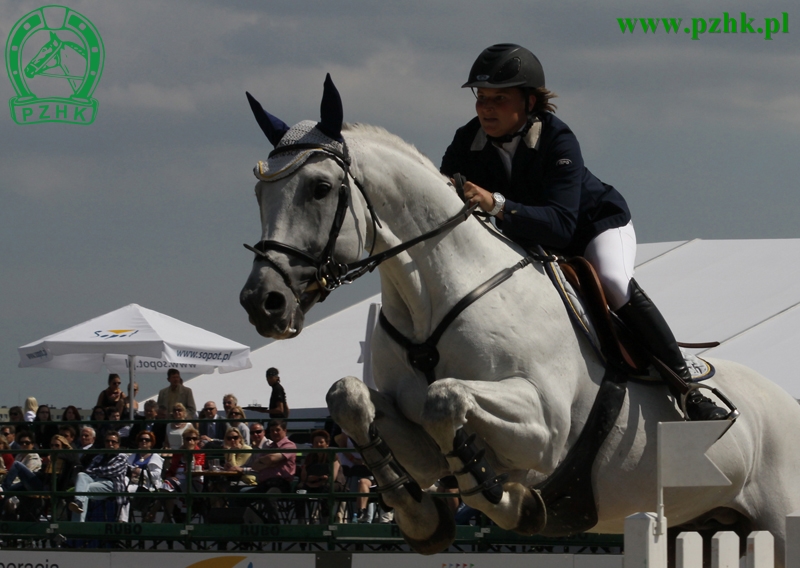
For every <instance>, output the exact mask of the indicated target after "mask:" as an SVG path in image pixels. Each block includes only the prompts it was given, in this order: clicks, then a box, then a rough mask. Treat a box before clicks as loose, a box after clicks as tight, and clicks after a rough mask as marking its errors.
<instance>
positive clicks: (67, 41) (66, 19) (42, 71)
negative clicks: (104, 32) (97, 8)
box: [5, 6, 105, 124]
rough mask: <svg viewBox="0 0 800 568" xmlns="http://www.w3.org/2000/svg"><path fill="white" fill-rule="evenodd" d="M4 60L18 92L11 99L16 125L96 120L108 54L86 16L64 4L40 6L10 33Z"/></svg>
mask: <svg viewBox="0 0 800 568" xmlns="http://www.w3.org/2000/svg"><path fill="white" fill-rule="evenodd" d="M37 46H40V47H39V48H38V50H37V49H36V48H37ZM5 56H6V58H5V60H6V70H7V71H8V78H9V79H10V80H11V85H12V86H13V87H14V90H15V91H16V93H17V96H16V97H13V98H12V99H11V100H10V101H9V106H10V108H11V118H12V119H13V120H14V122H16V123H17V124H38V123H41V122H66V123H69V124H91V123H92V122H94V119H95V117H96V116H97V100H96V99H93V98H92V94H93V93H94V90H95V89H96V88H97V84H98V82H99V80H100V76H101V74H102V73H103V63H104V61H105V50H104V48H103V40H102V39H101V38H100V34H99V33H98V31H97V28H96V27H95V26H94V24H92V22H90V21H89V20H88V19H87V18H86V17H84V16H83V15H81V14H79V13H78V12H76V11H75V10H72V9H71V8H66V7H64V6H43V7H41V8H38V9H36V10H34V11H33V12H30V13H28V14H26V15H25V16H23V17H22V18H21V19H20V20H19V21H18V22H17V23H16V24H15V25H14V27H13V28H12V29H11V33H9V35H8V40H7V42H6V51H5ZM26 61H27V62H26ZM58 80H61V81H63V82H64V84H66V88H63V87H62V88H60V87H59V81H58ZM37 93H39V95H37ZM43 93H47V94H45V95H44V96H41V95H42V94H43ZM59 95H63V96H59Z"/></svg>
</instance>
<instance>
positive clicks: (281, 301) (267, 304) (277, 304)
mask: <svg viewBox="0 0 800 568" xmlns="http://www.w3.org/2000/svg"><path fill="white" fill-rule="evenodd" d="M285 307H286V298H284V297H283V294H280V293H278V292H270V293H269V294H267V299H266V300H264V309H265V310H266V311H268V312H277V311H283V309H284V308H285Z"/></svg>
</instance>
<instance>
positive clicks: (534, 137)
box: [469, 116, 542, 152]
mask: <svg viewBox="0 0 800 568" xmlns="http://www.w3.org/2000/svg"><path fill="white" fill-rule="evenodd" d="M541 135H542V119H541V118H539V117H538V116H537V117H535V118H534V119H533V124H532V125H531V127H530V129H529V130H528V133H527V134H526V135H525V136H523V137H522V141H523V142H524V143H525V146H527V147H528V148H530V149H533V150H538V149H539V139H540V138H541ZM488 143H489V138H487V137H486V132H484V130H483V128H482V127H480V128H478V132H476V133H475V138H473V139H472V145H471V146H470V147H469V149H470V151H472V152H480V151H481V150H483V149H484V148H485V147H486V144H488Z"/></svg>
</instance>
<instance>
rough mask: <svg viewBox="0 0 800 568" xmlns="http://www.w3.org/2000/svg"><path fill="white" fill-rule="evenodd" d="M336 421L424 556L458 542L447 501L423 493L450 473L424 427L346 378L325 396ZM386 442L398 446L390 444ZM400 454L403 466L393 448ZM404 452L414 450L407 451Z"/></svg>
mask: <svg viewBox="0 0 800 568" xmlns="http://www.w3.org/2000/svg"><path fill="white" fill-rule="evenodd" d="M326 401H327V403H328V409H329V410H330V413H331V417H332V418H333V420H334V421H335V422H336V423H337V424H339V425H340V426H341V427H342V430H343V431H344V432H345V434H347V435H348V436H349V437H350V438H351V439H352V440H353V442H354V443H355V444H356V446H357V449H358V450H359V452H360V453H361V457H362V459H363V460H364V463H365V464H366V465H367V467H369V469H370V470H371V471H372V474H373V476H374V477H375V480H376V481H377V482H378V490H379V491H380V492H381V496H382V499H383V502H384V503H385V504H386V505H387V506H389V507H392V508H394V511H395V515H394V519H395V522H396V523H397V526H398V528H399V529H400V531H401V532H402V534H403V537H404V538H405V539H406V541H407V542H408V543H409V545H411V547H412V548H413V549H414V550H415V551H416V552H419V553H420V554H436V553H437V552H441V551H442V550H445V549H446V548H447V547H448V546H450V544H451V543H452V542H453V540H454V539H455V520H454V518H453V512H452V511H451V510H450V509H449V508H448V506H447V504H446V503H445V502H444V500H442V499H440V498H438V497H431V496H430V495H429V494H427V493H425V492H424V491H422V490H421V489H420V486H419V484H418V483H417V482H416V481H415V478H414V477H412V476H410V475H409V474H408V473H407V472H406V469H405V468H404V467H403V465H406V464H407V465H408V467H409V469H410V471H412V472H413V473H414V474H415V476H416V478H417V479H420V481H422V482H423V483H425V484H426V486H427V485H429V484H430V483H432V482H433V481H435V480H436V479H438V478H439V476H440V473H441V472H442V471H445V470H446V463H444V460H443V459H442V456H441V454H440V453H439V451H438V448H437V447H436V445H435V444H434V443H433V441H431V440H430V438H429V437H428V436H427V435H426V434H425V432H424V431H423V430H422V429H421V428H420V427H419V426H416V425H414V424H412V423H411V422H410V421H408V420H407V419H405V418H403V417H402V416H400V415H399V413H398V412H397V410H396V408H395V406H394V404H393V403H392V401H390V400H389V399H388V398H387V397H386V396H384V395H382V394H380V393H378V392H375V391H373V390H371V389H369V388H368V387H367V386H366V385H365V384H364V383H363V382H361V381H360V380H359V379H357V378H356V377H345V378H343V379H341V380H339V381H337V382H336V383H334V385H333V386H332V387H331V388H330V390H329V391H328V394H327V396H326ZM387 440H388V441H390V442H393V444H394V445H391V446H390V444H389V443H387ZM395 446H396V447H398V448H399V449H400V450H401V453H400V454H399V455H400V456H401V460H402V464H403V465H401V462H399V461H398V460H396V459H395V456H394V454H393V453H392V450H391V449H390V448H391V447H395ZM405 446H408V447H409V448H412V447H413V449H414V451H413V452H409V451H405V450H406V448H405Z"/></svg>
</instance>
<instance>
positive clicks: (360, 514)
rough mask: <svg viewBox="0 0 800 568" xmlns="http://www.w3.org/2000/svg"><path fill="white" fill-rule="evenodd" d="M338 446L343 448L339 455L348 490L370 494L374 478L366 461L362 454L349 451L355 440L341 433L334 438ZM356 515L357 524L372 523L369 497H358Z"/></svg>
mask: <svg viewBox="0 0 800 568" xmlns="http://www.w3.org/2000/svg"><path fill="white" fill-rule="evenodd" d="M334 439H335V441H336V445H337V446H338V447H340V448H342V450H343V451H342V453H340V454H338V457H339V461H340V462H341V464H342V470H343V471H344V476H345V479H346V480H347V490H348V491H351V492H353V493H369V492H370V488H371V487H372V485H373V484H374V478H373V477H372V472H371V471H370V470H369V468H368V467H367V466H366V465H364V460H362V459H361V454H359V453H358V452H350V451H347V450H348V449H350V448H353V447H354V446H353V440H351V439H350V438H349V437H348V436H347V434H345V433H344V432H341V433H339V434H337V435H336V436H335V437H334ZM355 503H356V514H355V517H356V519H355V522H359V523H371V522H372V515H371V514H370V511H369V507H368V505H369V497H367V496H361V497H356V501H355Z"/></svg>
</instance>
